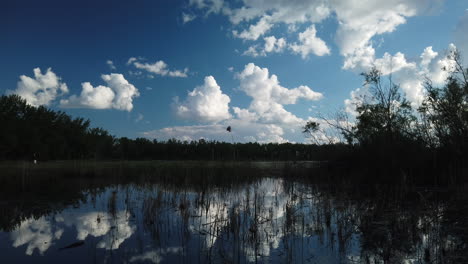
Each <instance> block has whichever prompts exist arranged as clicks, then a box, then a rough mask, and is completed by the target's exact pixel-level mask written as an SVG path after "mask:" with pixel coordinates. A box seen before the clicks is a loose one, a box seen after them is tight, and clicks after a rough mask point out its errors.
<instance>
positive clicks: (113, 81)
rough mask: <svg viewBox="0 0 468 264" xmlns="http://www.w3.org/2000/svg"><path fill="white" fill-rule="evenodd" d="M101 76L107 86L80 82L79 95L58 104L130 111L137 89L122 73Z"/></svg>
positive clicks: (70, 106)
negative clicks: (94, 85) (80, 89)
mask: <svg viewBox="0 0 468 264" xmlns="http://www.w3.org/2000/svg"><path fill="white" fill-rule="evenodd" d="M101 78H102V79H103V80H104V81H105V82H106V83H107V86H103V85H99V86H97V87H93V86H92V85H91V83H89V82H84V83H82V84H81V85H82V91H81V94H80V95H79V96H76V95H72V96H70V97H69V98H68V99H64V100H60V106H62V107H65V108H94V109H111V108H113V109H117V110H125V111H131V110H132V109H133V98H135V97H138V96H139V95H140V93H139V92H138V89H137V88H136V87H135V86H133V85H132V84H131V83H129V82H128V81H127V80H126V79H125V78H124V76H123V75H122V74H118V73H112V74H103V75H101Z"/></svg>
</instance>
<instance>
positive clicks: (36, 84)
mask: <svg viewBox="0 0 468 264" xmlns="http://www.w3.org/2000/svg"><path fill="white" fill-rule="evenodd" d="M6 93H7V94H17V95H19V96H21V97H23V98H24V99H25V100H26V101H27V102H28V104H30V105H33V106H39V105H49V104H50V103H51V102H52V101H54V100H55V99H56V98H57V97H58V96H61V95H63V94H66V93H68V87H67V85H66V84H65V83H62V82H61V78H60V77H58V76H57V75H56V74H55V73H54V72H53V71H52V69H50V68H48V69H47V71H46V73H45V74H42V72H41V69H39V68H35V69H34V78H31V77H28V76H26V75H21V76H20V81H19V82H18V84H17V86H16V90H7V91H6Z"/></svg>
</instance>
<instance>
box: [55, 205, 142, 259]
mask: <svg viewBox="0 0 468 264" xmlns="http://www.w3.org/2000/svg"><path fill="white" fill-rule="evenodd" d="M129 217H130V216H129V215H128V214H127V213H126V212H125V211H119V212H117V213H116V216H115V218H114V217H112V216H111V215H110V214H109V213H107V212H87V213H80V212H72V213H68V214H61V215H60V216H59V217H57V218H56V219H57V221H63V222H64V223H65V225H67V226H75V227H76V230H77V233H78V235H77V237H76V239H77V240H85V239H86V237H88V236H93V237H103V238H102V240H101V241H100V242H99V243H98V244H97V247H98V248H105V249H108V250H109V249H117V248H119V246H120V244H122V243H123V242H124V241H125V240H126V239H127V238H129V237H130V236H131V235H132V234H133V233H134V232H135V229H136V227H135V226H131V225H130V224H129Z"/></svg>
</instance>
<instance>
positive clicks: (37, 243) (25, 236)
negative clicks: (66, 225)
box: [10, 216, 63, 255]
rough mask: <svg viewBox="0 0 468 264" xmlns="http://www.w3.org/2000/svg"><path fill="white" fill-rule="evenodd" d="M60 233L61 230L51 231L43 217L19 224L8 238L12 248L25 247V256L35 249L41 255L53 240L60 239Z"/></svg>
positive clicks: (49, 223) (50, 225)
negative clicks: (11, 241) (11, 242)
mask: <svg viewBox="0 0 468 264" xmlns="http://www.w3.org/2000/svg"><path fill="white" fill-rule="evenodd" d="M62 233H63V229H60V228H55V229H54V230H53V227H52V224H51V222H50V220H48V219H47V218H46V217H44V216H43V217H41V218H39V219H37V220H34V219H28V220H25V221H23V222H21V224H20V225H19V227H18V228H17V229H15V230H14V231H13V232H11V234H10V236H11V240H13V247H19V246H23V245H27V247H26V255H32V254H33V252H34V250H35V249H37V250H38V251H39V253H40V254H43V253H44V252H45V251H47V249H49V247H50V246H51V245H52V241H53V240H57V239H60V237H61V236H62Z"/></svg>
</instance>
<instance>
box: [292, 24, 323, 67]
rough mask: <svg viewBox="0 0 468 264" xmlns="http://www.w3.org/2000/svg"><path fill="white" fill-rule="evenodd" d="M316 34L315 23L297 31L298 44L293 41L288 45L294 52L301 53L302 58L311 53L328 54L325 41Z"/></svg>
mask: <svg viewBox="0 0 468 264" xmlns="http://www.w3.org/2000/svg"><path fill="white" fill-rule="evenodd" d="M316 34H317V30H316V29H315V25H312V26H310V27H309V28H308V29H306V30H305V31H304V32H301V33H299V44H297V43H293V44H291V45H290V46H289V47H290V48H291V50H292V51H293V52H294V53H297V54H301V56H302V58H303V59H305V58H307V57H308V56H309V54H311V53H313V54H315V55H317V56H324V55H328V54H330V49H329V48H328V47H327V44H326V43H325V41H323V40H322V39H320V38H318V37H317V36H316Z"/></svg>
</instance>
